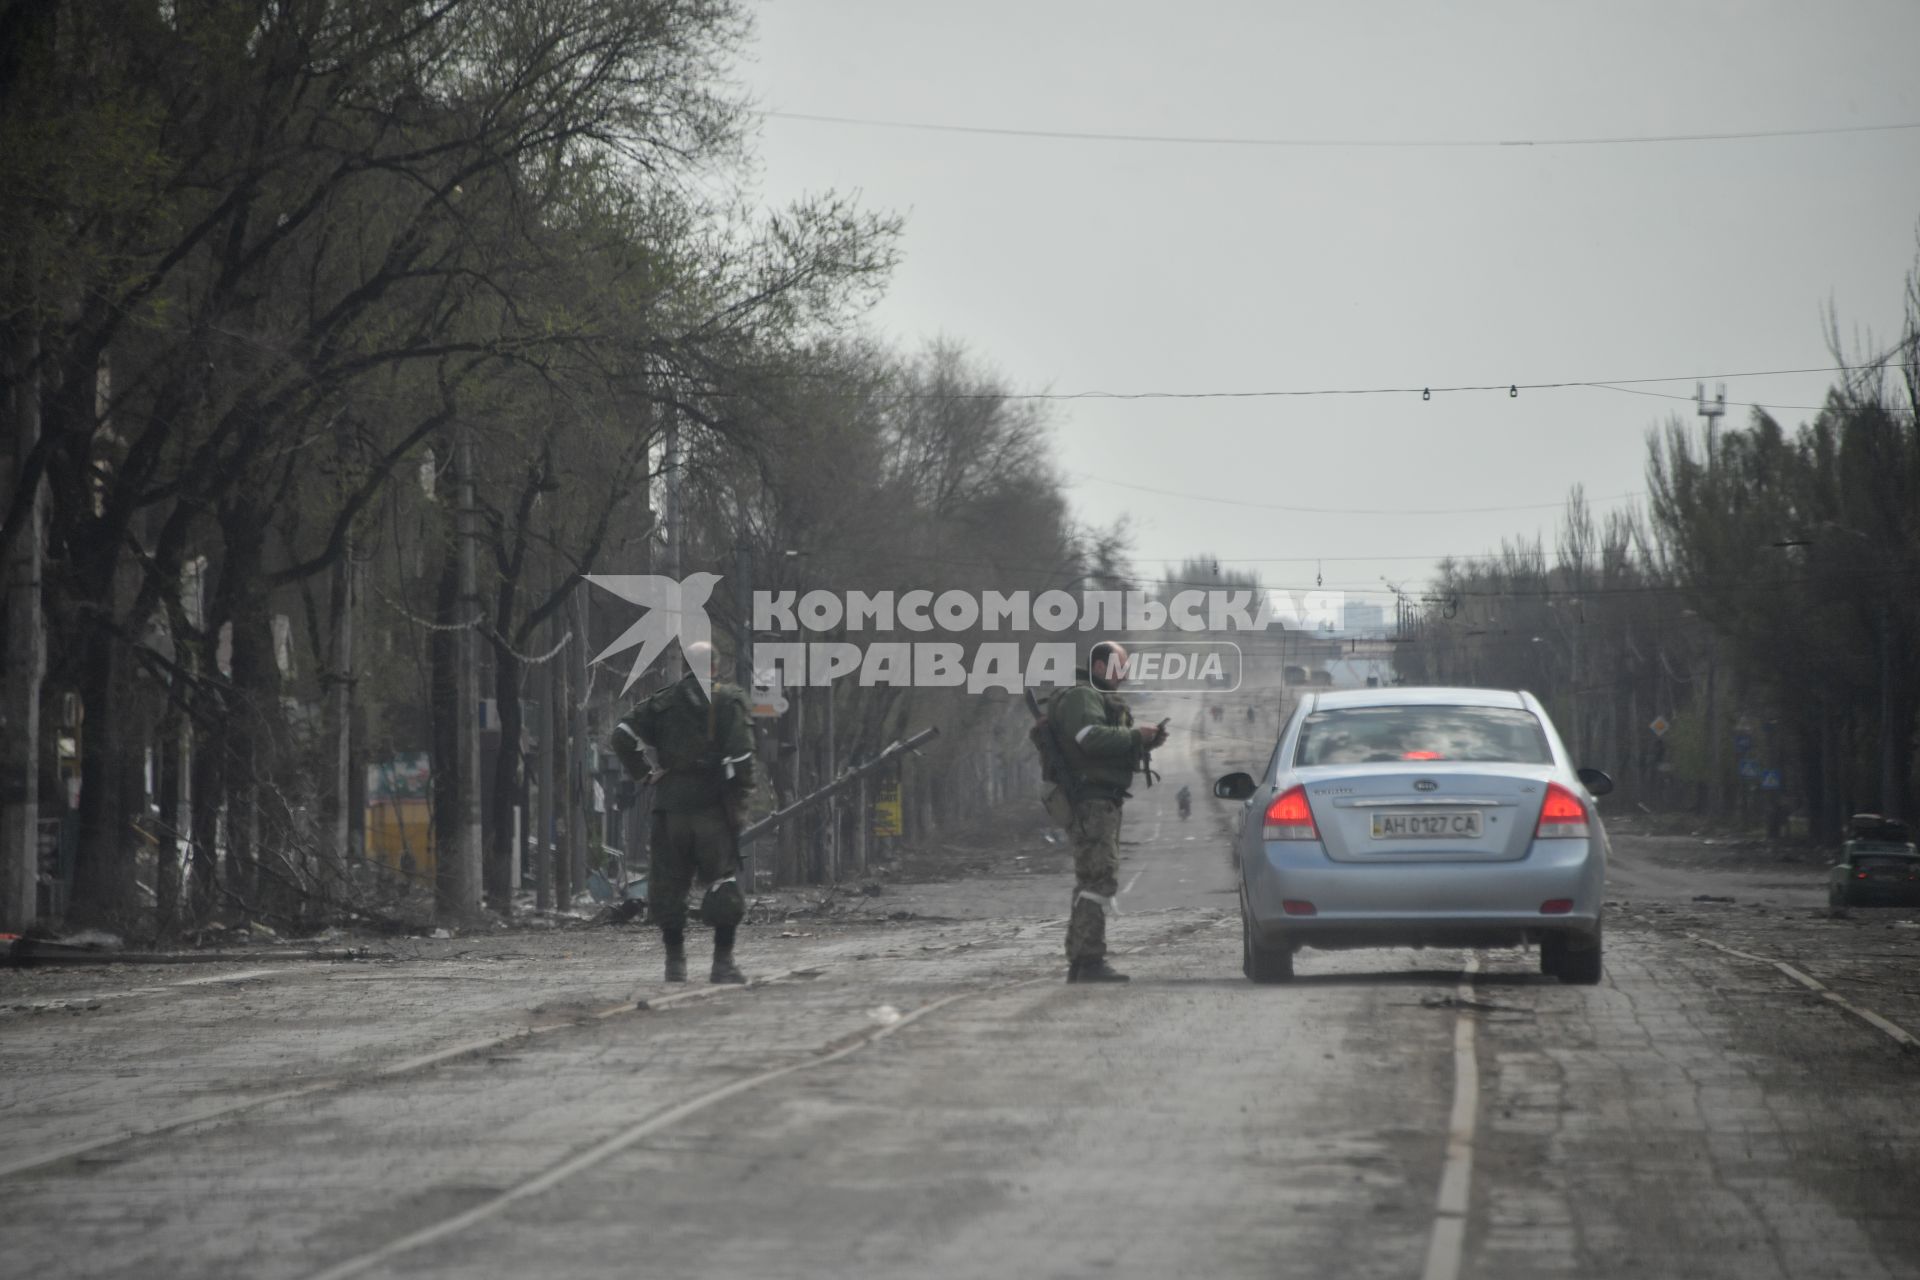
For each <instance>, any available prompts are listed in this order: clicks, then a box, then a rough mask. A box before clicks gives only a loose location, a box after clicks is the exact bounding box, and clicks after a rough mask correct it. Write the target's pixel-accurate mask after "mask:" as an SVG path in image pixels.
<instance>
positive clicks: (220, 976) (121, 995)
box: [14, 965, 296, 1010]
mask: <svg viewBox="0 0 1920 1280" xmlns="http://www.w3.org/2000/svg"><path fill="white" fill-rule="evenodd" d="M292 972H296V970H292V969H289V968H287V967H286V966H284V965H283V966H281V967H279V968H275V969H241V970H239V971H238V972H236V973H216V974H212V975H211V976H208V977H204V978H184V979H182V980H181V981H179V982H167V983H162V984H161V985H159V986H157V987H122V988H120V989H119V990H117V991H93V992H88V993H86V994H85V995H77V996H60V997H58V998H54V999H47V1000H34V1001H21V1002H20V1003H18V1004H17V1005H15V1006H14V1007H15V1008H18V1009H22V1010H32V1009H40V1010H50V1009H69V1008H72V1007H73V1006H75V1005H88V1004H104V1003H106V1002H107V1001H108V1000H130V999H132V998H133V997H135V996H156V995H164V994H165V993H166V992H169V991H173V990H176V989H178V988H180V987H204V986H210V985H213V984H215V983H221V982H251V981H253V980H254V979H256V978H273V977H278V976H280V975H281V974H285V973H292Z"/></svg>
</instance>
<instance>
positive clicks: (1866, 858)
mask: <svg viewBox="0 0 1920 1280" xmlns="http://www.w3.org/2000/svg"><path fill="white" fill-rule="evenodd" d="M1853 865H1854V866H1856V867H1858V868H1859V869H1860V870H1862V871H1913V870H1915V869H1920V858H1909V857H1905V856H1903V855H1901V854H1898V853H1856V854H1854V855H1853Z"/></svg>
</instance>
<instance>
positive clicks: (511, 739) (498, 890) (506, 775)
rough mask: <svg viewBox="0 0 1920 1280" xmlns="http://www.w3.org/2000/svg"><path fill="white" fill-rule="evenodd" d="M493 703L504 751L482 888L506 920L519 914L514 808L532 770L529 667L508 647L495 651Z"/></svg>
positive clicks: (496, 760) (498, 757)
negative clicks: (523, 744) (525, 741)
mask: <svg viewBox="0 0 1920 1280" xmlns="http://www.w3.org/2000/svg"><path fill="white" fill-rule="evenodd" d="M493 672H494V675H493V700H494V702H495V704H496V705H497V706H498V707H499V708H500V713H499V721H500V747H499V749H498V750H497V751H495V752H494V756H493V786H492V788H491V789H490V790H489V793H488V799H489V800H490V801H491V803H492V807H493V820H492V822H491V823H490V824H489V826H490V830H489V832H488V836H489V839H488V840H487V850H486V860H485V862H484V863H483V864H482V866H481V884H482V887H483V889H484V890H485V893H486V901H487V907H488V908H489V909H490V910H493V911H497V912H499V913H500V914H501V915H503V916H510V915H512V914H513V890H514V887H515V886H514V883H513V840H514V822H513V807H514V805H515V804H516V803H518V802H519V800H520V794H521V788H520V783H521V780H522V779H523V778H524V777H525V776H526V770H525V767H524V764H523V761H522V756H521V753H520V741H521V737H522V734H523V733H524V731H525V728H526V725H525V720H524V717H523V716H522V715H521V711H520V681H521V677H522V674H523V672H524V666H523V664H522V663H521V661H520V658H519V656H518V655H516V654H514V653H512V652H511V651H509V650H508V649H507V647H506V646H505V645H502V644H497V643H496V644H495V645H494V646H493Z"/></svg>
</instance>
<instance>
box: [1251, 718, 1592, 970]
mask: <svg viewBox="0 0 1920 1280" xmlns="http://www.w3.org/2000/svg"><path fill="white" fill-rule="evenodd" d="M1612 790H1613V780H1612V779H1611V778H1609V777H1608V776H1607V775H1606V774H1604V773H1602V772H1601V771H1600V770H1598V769H1576V768H1575V767H1574V766H1573V763H1572V762H1571V760H1570V759H1569V758H1568V756H1567V749H1566V747H1565V745H1563V744H1562V743H1561V741H1560V736H1559V734H1558V733H1557V732H1555V730H1554V727H1553V723H1552V721H1551V720H1550V719H1549V718H1548V716H1547V713H1546V710H1545V709H1544V708H1543V707H1542V706H1541V705H1540V703H1539V701H1538V700H1537V699H1536V698H1534V696H1533V695H1532V694H1530V693H1524V692H1521V693H1513V692H1505V691H1500V690H1492V689H1446V688H1390V689H1352V690H1344V691H1341V692H1338V693H1307V694H1305V695H1303V696H1302V698H1301V700H1300V703H1299V705H1298V706H1297V707H1296V708H1295V709H1294V712H1293V715H1292V716H1291V717H1290V718H1289V719H1288V721H1287V723H1286V726H1285V727H1284V728H1283V729H1281V731H1280V740H1279V742H1278V743H1277V744H1276V746H1275V748H1274V753H1273V758H1272V759H1271V760H1270V761H1269V762H1268V764H1267V766H1266V768H1265V769H1264V770H1263V771H1262V772H1261V774H1260V775H1259V777H1258V778H1257V779H1256V778H1255V777H1254V776H1253V775H1251V774H1246V773H1230V774H1227V775H1226V776H1225V777H1222V778H1220V779H1219V780H1217V781H1216V782H1215V783H1214V786H1213V793H1214V794H1215V795H1216V796H1219V797H1221V798H1222V799H1227V800H1244V801H1246V802H1247V804H1246V811H1245V814H1244V816H1243V817H1242V819H1241V829H1240V834H1239V836H1238V838H1237V845H1236V851H1237V853H1238V855H1239V856H1238V862H1239V865H1240V920H1241V941H1242V967H1243V969H1244V970H1245V972H1246V975H1247V976H1248V977H1249V978H1251V979H1253V980H1254V981H1255V982H1285V981H1287V980H1289V979H1291V978H1292V977H1293V955H1294V952H1295V951H1297V950H1299V949H1300V948H1302V947H1317V948H1323V949H1338V948H1350V947H1406V946H1412V947H1423V946H1455V947H1501V946H1522V945H1537V946H1538V947H1539V948H1540V969H1541V972H1543V973H1547V974H1550V975H1553V976H1556V977H1558V978H1559V979H1560V980H1561V981H1562V982H1568V983H1588V984H1590V983H1596V982H1598V981H1600V972H1601V963H1600V956H1601V892H1602V886H1603V884H1604V882H1605V879H1606V865H1607V853H1608V844H1607V833H1606V828H1605V827H1604V826H1603V825H1602V824H1601V821H1600V815H1599V813H1598V812H1596V810H1595V808H1594V803H1593V802H1594V799H1595V797H1598V796H1603V795H1606V794H1607V793H1608V792H1610V791H1612Z"/></svg>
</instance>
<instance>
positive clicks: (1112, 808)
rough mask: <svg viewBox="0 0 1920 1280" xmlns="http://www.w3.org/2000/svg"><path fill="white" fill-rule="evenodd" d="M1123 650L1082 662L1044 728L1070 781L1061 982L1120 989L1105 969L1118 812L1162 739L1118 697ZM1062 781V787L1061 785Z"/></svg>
mask: <svg viewBox="0 0 1920 1280" xmlns="http://www.w3.org/2000/svg"><path fill="white" fill-rule="evenodd" d="M1126 659H1127V653H1126V650H1125V649H1123V648H1121V647H1120V646H1119V645H1117V644H1115V643H1113V642H1112V641H1106V640H1103V641H1101V642H1100V643H1099V644H1096V645H1095V646H1094V647H1093V651H1092V653H1091V654H1089V655H1088V660H1087V666H1086V668H1085V669H1083V670H1080V671H1077V672H1075V673H1074V674H1075V676H1076V677H1078V679H1077V682H1076V683H1075V684H1074V685H1073V687H1072V688H1068V689H1061V690H1059V691H1058V692H1056V693H1055V694H1054V695H1053V697H1052V699H1050V700H1049V702H1048V704H1047V721H1048V723H1049V724H1050V725H1051V726H1052V731H1053V735H1054V739H1055V741H1056V742H1058V743H1059V746H1060V753H1061V755H1062V756H1063V757H1064V758H1065V764H1066V766H1067V768H1068V769H1069V770H1070V771H1071V772H1072V774H1073V777H1072V779H1071V783H1070V785H1069V787H1068V790H1069V792H1070V793H1071V794H1072V796H1073V817H1072V820H1071V821H1070V822H1069V823H1068V824H1067V834H1068V836H1069V838H1071V839H1072V841H1073V875H1074V890H1073V913H1072V915H1071V916H1070V917H1069V919H1068V921H1067V981H1068V982H1125V981H1126V980H1127V975H1126V974H1124V973H1120V972H1118V971H1116V970H1115V969H1114V968H1113V966H1112V965H1110V964H1108V963H1107V913H1108V912H1110V911H1112V910H1114V909H1115V906H1116V903H1117V899H1118V897H1119V893H1120V806H1121V804H1122V803H1124V802H1125V801H1126V799H1127V798H1128V794H1129V793H1128V791H1127V786H1128V784H1129V783H1131V782H1132V781H1133V774H1134V769H1135V766H1136V764H1138V763H1139V762H1140V761H1141V760H1142V759H1143V757H1144V756H1145V753H1147V752H1148V751H1151V750H1153V748H1155V747H1157V746H1159V745H1160V744H1161V743H1162V742H1164V741H1165V740H1166V731H1165V730H1164V729H1162V728H1159V727H1157V726H1154V725H1139V726H1135V725H1134V723H1133V713H1132V712H1130V711H1128V710H1127V704H1126V702H1125V700H1124V699H1122V698H1121V697H1120V695H1119V693H1118V692H1116V690H1117V689H1118V688H1119V686H1120V683H1121V681H1122V680H1124V679H1125V671H1126ZM1063 781H1065V780H1063Z"/></svg>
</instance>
